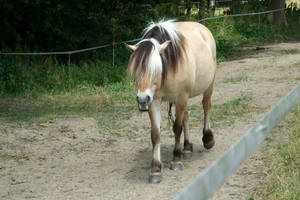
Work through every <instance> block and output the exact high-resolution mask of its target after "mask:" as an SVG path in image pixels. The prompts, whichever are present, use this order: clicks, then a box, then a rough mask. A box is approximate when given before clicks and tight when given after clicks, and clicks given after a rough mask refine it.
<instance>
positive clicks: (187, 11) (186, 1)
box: [185, 0, 192, 16]
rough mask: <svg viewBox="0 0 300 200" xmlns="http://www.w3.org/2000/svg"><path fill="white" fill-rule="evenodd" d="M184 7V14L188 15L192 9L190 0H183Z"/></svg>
mask: <svg viewBox="0 0 300 200" xmlns="http://www.w3.org/2000/svg"><path fill="white" fill-rule="evenodd" d="M185 7H186V15H187V16H190V15H191V10H192V0H185Z"/></svg>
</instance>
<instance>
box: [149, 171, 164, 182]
mask: <svg viewBox="0 0 300 200" xmlns="http://www.w3.org/2000/svg"><path fill="white" fill-rule="evenodd" d="M160 182H161V173H154V174H150V176H149V183H154V184H157V183H160Z"/></svg>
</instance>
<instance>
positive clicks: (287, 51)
mask: <svg viewBox="0 0 300 200" xmlns="http://www.w3.org/2000/svg"><path fill="white" fill-rule="evenodd" d="M281 52H282V54H296V53H297V52H298V49H284V50H282V51H281Z"/></svg>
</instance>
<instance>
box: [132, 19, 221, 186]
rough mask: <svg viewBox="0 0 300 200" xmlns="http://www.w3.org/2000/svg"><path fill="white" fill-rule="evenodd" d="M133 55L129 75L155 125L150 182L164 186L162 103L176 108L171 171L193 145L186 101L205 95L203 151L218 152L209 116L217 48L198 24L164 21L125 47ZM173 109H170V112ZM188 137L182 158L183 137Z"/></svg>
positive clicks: (140, 105)
mask: <svg viewBox="0 0 300 200" xmlns="http://www.w3.org/2000/svg"><path fill="white" fill-rule="evenodd" d="M127 47H128V48H129V49H131V50H132V51H133V53H132V55H131V57H130V60H129V64H128V71H129V73H130V74H131V75H132V76H133V77H134V78H135V80H136V83H137V88H138V93H137V97H136V99H137V103H138V107H139V110H141V111H148V113H149V117H150V120H151V140H152V146H153V150H152V154H153V155H152V162H151V172H150V177H149V181H150V182H152V183H159V182H160V181H161V170H162V165H161V157H160V118H161V117H160V102H161V101H167V102H170V104H171V105H172V104H175V110H176V111H175V113H176V115H175V116H176V118H175V121H174V123H173V131H174V134H175V147H174V151H173V161H172V162H171V167H170V168H171V169H172V170H180V169H182V166H183V165H182V162H181V157H182V153H183V158H190V157H191V153H192V151H193V145H192V143H191V142H190V141H189V133H188V119H189V116H188V111H187V104H188V99H189V98H192V97H195V96H198V95H201V94H203V100H202V104H203V109H204V128H203V137H202V141H203V144H204V147H205V148H207V149H209V148H211V147H213V146H214V143H215V142H214V137H213V133H212V131H211V129H210V123H209V111H210V107H211V95H212V92H213V84H214V79H215V73H216V45H215V40H214V38H213V36H212V34H211V32H210V31H209V30H208V29H207V28H206V27H205V26H203V25H201V24H199V23H195V22H174V21H171V20H169V21H160V22H158V23H150V24H149V25H148V27H146V28H145V30H144V34H143V38H142V40H141V41H140V42H139V43H137V44H136V45H127ZM170 107H171V106H170ZM182 130H183V132H184V146H183V152H182V151H181V147H180V135H181V132H182Z"/></svg>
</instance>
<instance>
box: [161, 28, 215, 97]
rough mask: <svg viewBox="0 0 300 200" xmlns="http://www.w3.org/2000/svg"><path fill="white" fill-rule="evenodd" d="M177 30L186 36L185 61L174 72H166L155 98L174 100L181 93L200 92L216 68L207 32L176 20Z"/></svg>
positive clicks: (197, 93)
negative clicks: (166, 74) (162, 84)
mask: <svg viewBox="0 0 300 200" xmlns="http://www.w3.org/2000/svg"><path fill="white" fill-rule="evenodd" d="M175 25H176V27H177V29H178V31H179V32H180V33H181V34H182V35H183V37H184V38H192V39H186V40H185V41H184V42H185V46H186V47H188V48H185V55H184V57H183V59H184V62H180V63H179V66H178V69H177V70H178V71H177V73H175V74H172V73H169V74H168V76H167V78H166V82H165V84H164V86H163V87H162V88H160V90H159V91H157V98H158V99H159V98H162V100H164V101H169V102H175V101H176V98H177V97H178V96H180V95H182V93H186V92H187V93H188V96H189V98H192V97H195V96H198V95H200V94H203V92H204V91H205V90H206V89H207V88H208V87H209V86H210V84H211V83H212V82H213V80H214V76H215V71H216V64H215V63H216V60H215V57H216V46H215V41H214V39H213V36H212V35H211V33H210V31H209V30H208V29H207V28H206V27H205V26H203V25H202V24H199V23H195V22H176V23H175Z"/></svg>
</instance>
